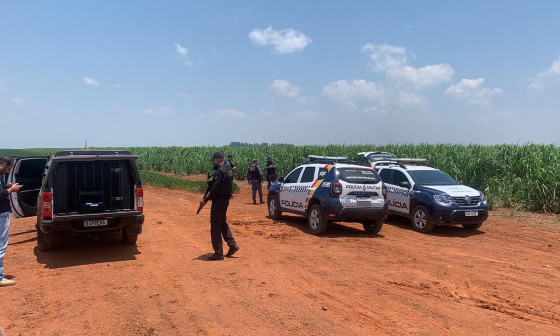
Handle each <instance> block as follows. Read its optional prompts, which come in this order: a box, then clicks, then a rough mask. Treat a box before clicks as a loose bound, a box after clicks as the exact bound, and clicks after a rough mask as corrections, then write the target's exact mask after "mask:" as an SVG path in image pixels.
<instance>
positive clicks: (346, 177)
mask: <svg viewBox="0 0 560 336" xmlns="http://www.w3.org/2000/svg"><path fill="white" fill-rule="evenodd" d="M338 178H339V179H340V180H342V181H345V182H348V183H357V184H376V183H379V181H380V180H381V178H380V177H379V175H377V172H376V171H375V170H373V169H369V168H340V169H338Z"/></svg>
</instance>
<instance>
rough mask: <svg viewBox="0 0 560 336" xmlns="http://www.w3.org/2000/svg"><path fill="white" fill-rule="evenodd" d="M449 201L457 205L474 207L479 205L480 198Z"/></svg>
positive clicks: (468, 197)
mask: <svg viewBox="0 0 560 336" xmlns="http://www.w3.org/2000/svg"><path fill="white" fill-rule="evenodd" d="M451 200H452V201H453V203H455V204H458V205H476V204H478V203H480V196H472V197H471V196H461V197H451Z"/></svg>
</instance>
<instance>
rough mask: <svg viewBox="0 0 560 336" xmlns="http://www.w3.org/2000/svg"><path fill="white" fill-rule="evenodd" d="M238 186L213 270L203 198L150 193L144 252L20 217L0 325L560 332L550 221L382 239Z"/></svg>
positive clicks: (22, 329)
mask: <svg viewBox="0 0 560 336" xmlns="http://www.w3.org/2000/svg"><path fill="white" fill-rule="evenodd" d="M248 192H249V191H248V188H247V187H246V186H244V185H242V190H241V193H240V194H236V195H235V198H234V199H233V200H232V204H231V208H230V211H229V213H230V216H229V223H230V226H231V228H232V231H233V233H234V235H235V237H236V239H237V241H238V243H239V245H240V247H241V250H240V251H239V252H238V254H236V255H235V258H227V259H226V260H224V261H207V260H206V259H205V257H206V255H207V254H208V253H209V252H211V245H210V234H209V223H208V220H209V207H208V208H207V209H204V210H203V211H202V213H201V214H200V215H198V216H197V215H194V213H195V211H196V207H197V205H198V200H199V199H200V197H201V195H200V194H194V193H189V192H184V191H177V190H167V189H156V188H152V187H149V186H148V187H146V188H145V214H146V218H147V219H146V223H145V226H144V233H143V234H142V235H140V237H139V239H138V246H137V247H131V246H125V245H122V244H120V243H119V239H120V236H119V235H106V236H102V237H101V238H100V239H98V240H93V239H91V240H88V239H86V238H80V237H71V238H68V239H66V240H65V241H63V242H62V245H59V246H57V249H56V250H55V251H52V252H47V253H43V252H40V251H38V250H37V248H36V241H35V232H34V219H22V220H12V228H11V235H10V245H9V246H8V252H7V255H6V260H5V270H6V273H7V274H8V275H10V276H11V277H13V279H15V280H16V281H17V284H16V286H13V287H6V288H0V298H1V299H0V300H1V301H0V307H1V308H0V311H1V313H0V326H1V327H3V328H4V329H5V330H6V333H7V334H8V335H9V336H13V335H410V334H413V335H473V334H480V335H559V334H560V285H559V284H560V233H558V232H550V230H543V229H542V228H557V227H558V222H556V219H555V218H554V216H550V215H548V216H547V215H532V214H526V215H523V213H521V214H522V216H521V217H519V216H510V215H509V212H508V211H499V212H492V213H491V214H490V219H489V220H488V221H487V222H486V223H485V225H484V226H483V227H482V228H481V230H480V231H474V232H469V231H466V230H464V229H462V228H459V227H448V228H436V230H435V231H434V233H433V234H427V235H423V234H418V233H416V232H414V231H412V230H411V228H410V225H409V224H408V222H407V221H403V220H395V219H391V220H389V221H388V222H387V223H386V224H385V225H384V226H383V228H382V230H381V232H380V234H379V235H374V236H370V235H367V234H366V233H365V232H364V231H363V230H362V228H361V225H359V224H349V223H344V224H332V225H331V226H330V227H329V230H328V231H327V234H326V235H324V236H313V235H311V234H309V233H308V232H307V228H306V222H305V220H304V219H303V218H300V217H297V216H289V215H287V216H284V218H283V219H282V220H280V221H272V220H271V219H269V218H267V217H266V214H267V211H266V206H265V205H252V204H250V202H249V201H250V196H249V194H248Z"/></svg>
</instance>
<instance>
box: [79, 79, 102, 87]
mask: <svg viewBox="0 0 560 336" xmlns="http://www.w3.org/2000/svg"><path fill="white" fill-rule="evenodd" d="M82 80H83V81H84V83H86V84H87V85H93V86H97V85H99V84H100V83H99V82H98V81H96V80H95V79H93V78H91V77H83V78H82Z"/></svg>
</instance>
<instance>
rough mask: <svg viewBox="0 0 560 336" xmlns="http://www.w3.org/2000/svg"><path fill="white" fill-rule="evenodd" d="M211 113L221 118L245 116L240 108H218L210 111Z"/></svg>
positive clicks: (240, 117)
mask: <svg viewBox="0 0 560 336" xmlns="http://www.w3.org/2000/svg"><path fill="white" fill-rule="evenodd" d="M212 114H213V115H216V116H219V117H223V118H238V119H242V118H246V117H247V114H246V113H245V112H243V111H240V110H235V109H219V110H213V111H212Z"/></svg>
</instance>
